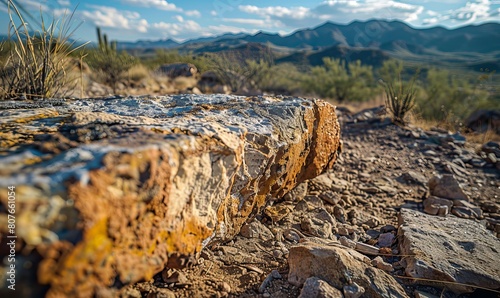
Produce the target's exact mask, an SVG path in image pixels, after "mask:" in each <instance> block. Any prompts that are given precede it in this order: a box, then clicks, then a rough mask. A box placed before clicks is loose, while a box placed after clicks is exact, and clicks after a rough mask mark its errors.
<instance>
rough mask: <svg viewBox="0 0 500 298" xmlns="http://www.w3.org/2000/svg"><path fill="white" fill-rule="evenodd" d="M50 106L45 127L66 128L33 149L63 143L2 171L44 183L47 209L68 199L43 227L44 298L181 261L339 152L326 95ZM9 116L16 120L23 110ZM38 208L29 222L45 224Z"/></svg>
mask: <svg viewBox="0 0 500 298" xmlns="http://www.w3.org/2000/svg"><path fill="white" fill-rule="evenodd" d="M88 107H90V108H89V109H91V110H88V111H87V110H85V109H87V108H88ZM131 107H133V108H131ZM55 109H56V112H55V113H57V114H54V115H57V116H58V118H54V119H52V120H51V121H48V123H52V124H53V125H56V126H58V128H57V131H58V132H57V134H60V135H59V136H57V137H56V136H53V137H47V138H44V140H47V141H46V143H48V144H45V145H43V146H42V145H40V146H38V147H35V148H49V147H50V148H57V150H47V151H45V152H44V154H45V155H43V156H41V157H39V158H40V159H41V160H43V161H42V162H40V163H38V164H35V165H29V164H27V165H26V166H24V167H23V168H20V169H19V172H16V173H14V172H9V173H5V174H4V173H3V172H0V174H2V175H7V176H8V179H6V181H7V183H13V182H15V183H17V184H18V185H19V186H22V185H30V183H32V181H39V182H38V184H36V185H37V186H34V187H41V190H39V192H40V196H39V197H38V198H36V199H31V200H35V201H36V200H39V201H40V202H38V203H40V204H42V205H48V206H52V205H53V204H52V205H51V204H48V203H47V202H50V200H51V199H50V198H53V197H54V196H55V195H57V196H58V197H59V198H62V199H60V200H62V201H63V203H62V204H58V205H57V206H56V207H57V208H59V209H55V210H54V211H53V212H59V213H61V214H62V213H64V214H67V215H65V216H67V217H66V218H67V220H69V219H70V218H69V217H68V216H71V220H72V221H74V224H72V225H61V222H60V221H54V220H52V221H51V222H54V224H47V225H46V226H44V227H43V228H44V229H47V230H48V231H49V232H50V233H52V234H53V235H55V236H54V237H56V240H55V241H49V242H47V241H44V243H40V245H39V247H37V249H38V250H39V251H40V254H41V255H42V261H41V262H40V263H39V264H38V281H39V283H40V284H41V285H49V289H48V292H47V296H48V297H60V296H72V297H87V296H92V295H95V293H97V292H98V291H100V289H105V288H110V287H116V286H119V285H123V284H128V283H133V282H137V281H140V280H147V279H150V278H151V277H152V276H153V275H154V274H155V273H157V272H159V271H161V270H162V269H163V268H165V266H168V267H182V266H186V265H187V264H189V263H190V262H191V261H192V260H193V258H195V257H196V256H197V255H198V253H199V252H200V251H201V249H202V248H203V246H204V245H206V244H208V243H210V241H218V240H228V239H231V238H232V237H234V235H236V234H237V233H238V232H239V230H240V227H241V226H242V225H243V224H244V223H245V221H246V220H247V219H248V218H249V217H250V216H252V214H255V211H256V210H261V209H262V207H263V206H264V205H265V204H266V200H267V199H268V198H270V197H281V196H283V195H284V194H285V193H287V192H288V191H289V190H291V189H293V188H294V187H295V186H296V185H297V184H298V183H300V182H302V181H304V180H305V179H309V178H313V177H315V176H316V175H319V174H320V173H322V172H324V171H326V170H327V169H328V168H331V167H332V166H333V163H334V161H335V160H336V158H337V155H338V152H337V151H338V148H339V131H340V129H339V125H338V122H337V118H336V116H335V107H333V106H331V105H329V104H327V103H325V102H322V101H319V100H306V99H297V98H290V99H286V98H272V97H258V98H257V97H256V98H242V97H235V96H227V98H226V99H225V100H220V98H218V97H216V96H190V97H185V96H175V97H165V98H155V99H148V100H145V99H133V98H132V99H126V100H125V99H124V100H122V101H120V100H119V99H112V100H109V99H108V100H92V101H78V102H75V103H68V104H66V105H61V106H57V107H55ZM82 109H83V110H82ZM28 114H29V115H32V114H33V113H28ZM34 114H37V113H34ZM19 117H24V118H23V119H27V118H26V117H25V116H23V115H22V113H20V115H19ZM58 119H60V120H61V121H62V119H64V123H58ZM7 122H8V123H5V125H14V126H15V125H20V124H19V121H18V119H17V120H16V117H13V118H12V119H11V121H10V122H9V121H7ZM46 129H48V130H50V129H51V128H50V127H48V128H46ZM36 133H37V131H36V129H35V130H34V131H33V134H36ZM54 135H55V134H54ZM28 137H29V136H28ZM58 140H59V141H58ZM60 140H64V142H62V143H64V144H69V146H58V145H57V142H60ZM51 142H52V143H54V144H52V145H51V144H50V143H51ZM51 146H52V147H51ZM21 148H24V147H21ZM3 149H5V150H8V149H9V148H3ZM19 159H20V161H17V162H18V163H19V162H21V163H22V162H24V161H28V160H30V159H31V160H32V159H33V156H30V154H26V155H19ZM30 175H31V176H30ZM33 177H35V179H33ZM40 181H41V182H40ZM40 185H41V186H40ZM30 187H32V185H30ZM20 200H27V198H20ZM38 203H36V204H38ZM36 204H35V205H36ZM35 205H34V206H35ZM54 208H55V207H54ZM34 210H36V208H35V209H33V208H32V210H31V212H35V211H34ZM63 211H64V212H63ZM19 212H23V211H22V210H19ZM43 216H45V215H44V214H40V215H39V217H40V220H38V221H36V222H33V223H30V224H31V225H32V226H33V227H36V228H38V226H37V225H38V223H39V222H43V218H44V217H43ZM29 228H31V227H27V229H29ZM68 228H69V229H72V230H71V233H68V231H67V229H68ZM68 235H72V236H68ZM39 242H40V241H39ZM37 243H38V242H37Z"/></svg>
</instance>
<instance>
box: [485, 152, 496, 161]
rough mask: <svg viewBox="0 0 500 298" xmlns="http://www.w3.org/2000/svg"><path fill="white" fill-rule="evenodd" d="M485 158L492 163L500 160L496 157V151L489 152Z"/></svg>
mask: <svg viewBox="0 0 500 298" xmlns="http://www.w3.org/2000/svg"><path fill="white" fill-rule="evenodd" d="M484 160H486V162H488V163H492V164H496V163H497V162H498V158H497V157H496V155H495V154H494V153H488V154H487V155H486V158H485V159H484Z"/></svg>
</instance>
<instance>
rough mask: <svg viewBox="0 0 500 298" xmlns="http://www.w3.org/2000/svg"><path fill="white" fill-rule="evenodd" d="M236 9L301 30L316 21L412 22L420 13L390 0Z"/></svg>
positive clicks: (335, 0)
mask: <svg viewBox="0 0 500 298" xmlns="http://www.w3.org/2000/svg"><path fill="white" fill-rule="evenodd" d="M239 9H240V10H241V11H243V12H246V13H249V14H255V15H259V16H262V17H266V18H269V19H270V20H274V21H276V22H277V23H275V24H281V25H282V26H285V27H294V28H296V27H304V26H313V25H317V24H318V21H327V20H331V21H335V22H337V23H348V22H351V21H352V20H368V19H374V18H384V19H400V20H404V21H407V22H411V21H415V20H417V19H418V18H419V16H420V15H421V14H422V12H423V11H424V7H423V6H421V5H412V4H407V3H403V2H399V1H392V0H385V1H382V0H329V1H323V2H322V3H321V4H319V5H318V6H316V7H314V8H307V7H303V6H299V7H290V8H288V7H283V6H269V7H257V6H253V5H240V6H239Z"/></svg>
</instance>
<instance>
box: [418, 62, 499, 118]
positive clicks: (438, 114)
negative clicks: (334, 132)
mask: <svg viewBox="0 0 500 298" xmlns="http://www.w3.org/2000/svg"><path fill="white" fill-rule="evenodd" d="M481 79H482V78H481V77H479V78H476V79H470V78H468V77H467V76H466V75H463V74H462V75H453V74H451V73H450V72H449V71H448V70H438V69H429V71H428V72H427V77H426V79H425V80H424V82H423V86H424V89H425V93H424V95H423V96H421V97H419V98H418V107H419V111H420V113H421V114H422V117H423V118H424V119H428V120H434V121H438V122H442V123H444V122H447V123H450V122H455V123H457V124H460V122H461V121H462V120H463V119H465V118H466V117H467V116H468V115H469V114H470V113H471V112H473V111H474V110H477V109H481V108H495V104H494V101H493V100H492V97H490V94H489V92H488V91H487V90H485V89H483V88H481V87H480V86H481ZM496 108H500V107H499V105H498V104H497V105H496Z"/></svg>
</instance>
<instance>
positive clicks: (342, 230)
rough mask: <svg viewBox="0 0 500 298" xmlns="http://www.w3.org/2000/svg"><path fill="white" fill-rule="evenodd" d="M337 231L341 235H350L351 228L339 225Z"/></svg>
mask: <svg viewBox="0 0 500 298" xmlns="http://www.w3.org/2000/svg"><path fill="white" fill-rule="evenodd" d="M337 233H338V234H339V235H340V236H349V230H348V229H347V228H345V227H339V228H337Z"/></svg>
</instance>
